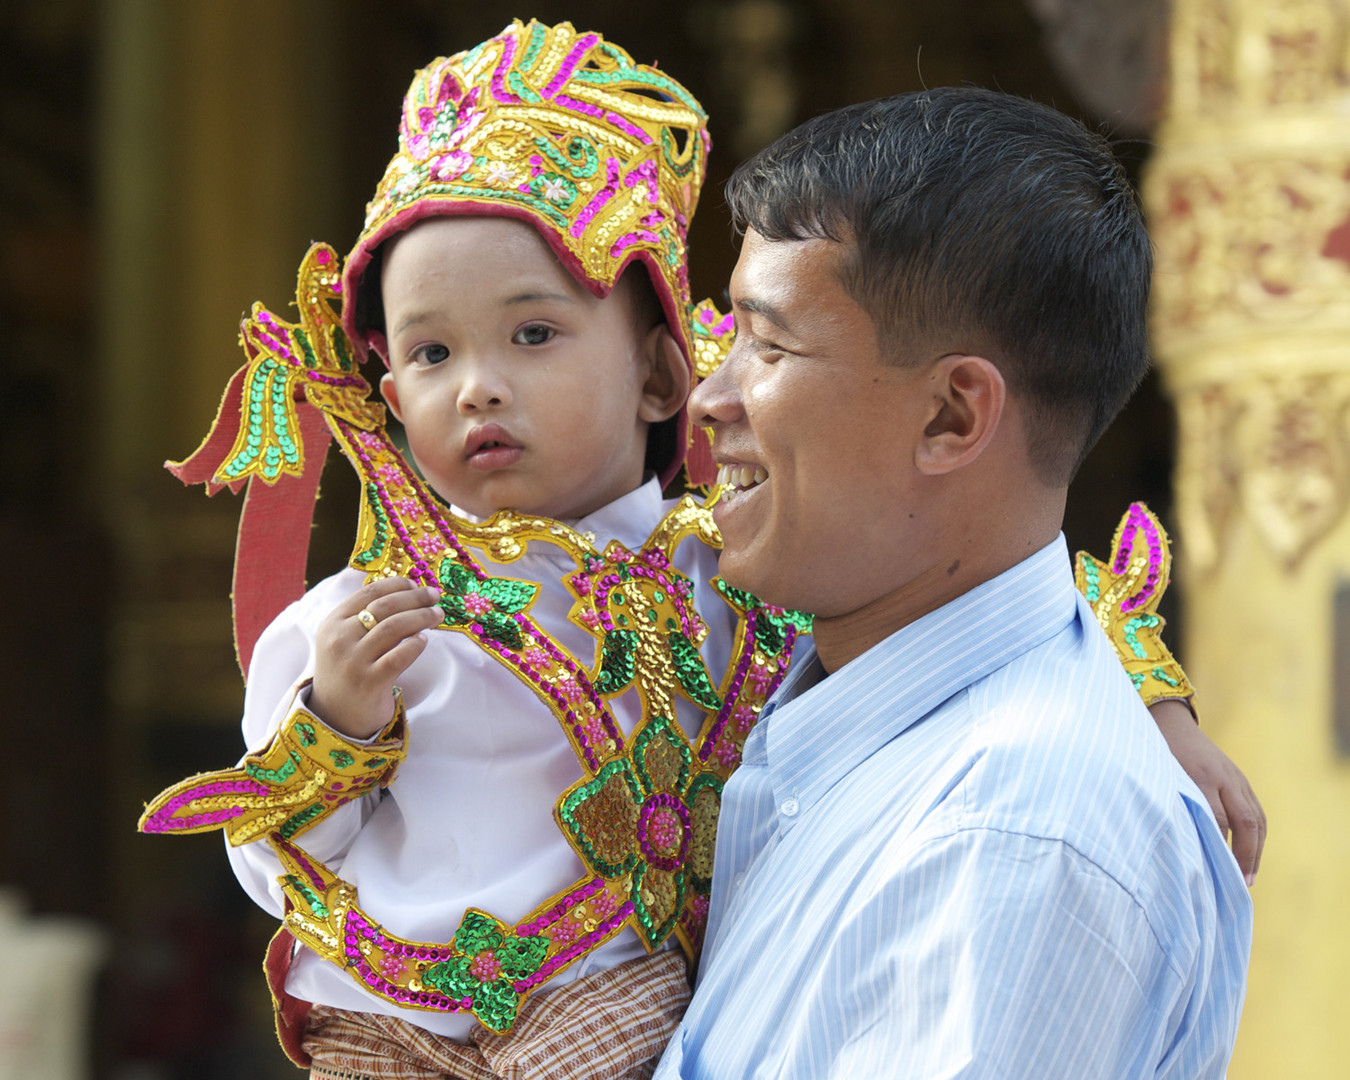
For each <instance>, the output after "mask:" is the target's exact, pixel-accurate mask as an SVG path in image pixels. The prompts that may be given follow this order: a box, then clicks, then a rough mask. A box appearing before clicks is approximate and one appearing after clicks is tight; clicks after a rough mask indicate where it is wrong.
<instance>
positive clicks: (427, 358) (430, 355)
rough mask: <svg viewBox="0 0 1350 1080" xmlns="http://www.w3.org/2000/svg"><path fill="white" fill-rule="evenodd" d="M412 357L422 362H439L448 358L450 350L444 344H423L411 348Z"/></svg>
mask: <svg viewBox="0 0 1350 1080" xmlns="http://www.w3.org/2000/svg"><path fill="white" fill-rule="evenodd" d="M412 358H413V359H414V360H418V361H420V362H422V363H423V364H439V363H441V362H442V361H445V360H449V359H450V350H449V349H448V348H447V347H446V346H444V345H423V346H421V347H420V348H417V349H414V350H413V354H412Z"/></svg>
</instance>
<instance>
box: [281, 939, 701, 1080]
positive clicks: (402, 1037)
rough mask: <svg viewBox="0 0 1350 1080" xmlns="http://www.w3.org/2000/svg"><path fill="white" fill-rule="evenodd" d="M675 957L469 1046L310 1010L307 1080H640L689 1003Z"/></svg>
mask: <svg viewBox="0 0 1350 1080" xmlns="http://www.w3.org/2000/svg"><path fill="white" fill-rule="evenodd" d="M689 995H690V991H689V979H688V969H687V965H686V963H685V959H684V955H683V954H682V953H681V952H680V951H679V950H678V949H670V950H665V951H663V952H659V953H655V954H654V955H652V956H641V957H638V958H637V959H636V960H630V961H628V963H626V964H620V965H619V966H618V967H615V968H611V969H609V970H608V971H602V972H598V973H597V974H594V975H588V976H586V977H584V978H581V979H577V980H575V981H574V982H571V983H568V984H566V985H565V986H561V987H559V988H558V989H556V990H552V991H550V992H549V993H547V994H544V995H543V996H541V997H534V998H530V999H528V1000H527V1001H526V1002H525V1003H524V1004H523V1005H522V1006H521V1010H520V1014H519V1016H518V1017H517V1018H516V1022H515V1025H514V1026H513V1027H512V1029H511V1030H510V1031H509V1032H505V1033H502V1034H498V1033H496V1032H493V1031H489V1030H488V1029H487V1028H484V1027H482V1026H481V1025H480V1026H477V1027H475V1028H474V1029H473V1031H472V1032H471V1033H470V1040H471V1041H470V1042H468V1043H467V1044H466V1043H460V1042H456V1041H454V1040H453V1039H448V1038H446V1037H445V1036H443V1035H436V1034H434V1033H432V1032H430V1031H427V1030H426V1029H425V1028H420V1027H418V1026H417V1025H416V1024H412V1023H409V1022H408V1021H407V1020H402V1019H399V1018H398V1017H393V1016H381V1015H379V1014H376V1013H358V1012H348V1011H346V1010H344V1009H330V1008H327V1007H326V1006H322V1005H316V1006H314V1008H313V1009H311V1010H310V1013H309V1020H308V1026H307V1028H306V1032H305V1037H304V1043H303V1045H304V1049H305V1052H306V1053H307V1054H309V1056H310V1058H311V1063H310V1074H309V1075H310V1077H311V1080H502V1078H505V1080H527V1078H531V1077H548V1078H549V1080H646V1078H647V1077H650V1076H651V1074H652V1072H653V1071H654V1070H655V1068H656V1062H657V1060H658V1059H659V1058H660V1056H661V1052H662V1051H663V1050H664V1049H665V1046H666V1043H667V1042H668V1041H669V1040H670V1037H671V1036H672V1035H673V1034H674V1033H675V1028H676V1026H677V1025H678V1024H679V1022H680V1017H681V1016H683V1015H684V1010H685V1007H686V1006H687V1005H688V1004H689Z"/></svg>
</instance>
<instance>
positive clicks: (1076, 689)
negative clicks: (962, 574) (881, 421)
mask: <svg viewBox="0 0 1350 1080" xmlns="http://www.w3.org/2000/svg"><path fill="white" fill-rule="evenodd" d="M1067 555H1068V553H1067V550H1066V548H1065V545H1064V540H1063V538H1062V537H1061V538H1060V539H1059V540H1057V541H1056V542H1054V543H1052V544H1050V545H1049V546H1047V547H1046V548H1044V549H1042V550H1041V551H1039V552H1037V553H1036V554H1035V555H1033V556H1032V557H1031V558H1029V559H1027V560H1025V561H1024V562H1022V563H1019V564H1018V565H1017V566H1014V567H1013V568H1012V569H1010V570H1008V571H1007V572H1006V573H1004V574H1002V575H1000V576H999V577H997V578H995V579H993V580H992V581H988V582H986V583H984V584H983V585H981V586H979V587H978V588H976V589H973V590H971V591H970V592H968V593H966V594H965V595H963V596H961V597H959V598H958V599H956V600H955V601H953V602H951V603H949V604H947V605H946V606H944V607H942V608H940V609H939V610H937V611H934V612H932V613H931V614H929V615H927V616H925V617H924V618H922V619H920V620H918V621H916V622H914V623H912V624H911V625H909V626H906V627H904V628H903V629H901V630H899V631H897V632H896V633H895V634H893V635H892V636H891V637H889V638H887V639H886V640H885V641H884V642H882V643H881V644H879V645H877V646H876V647H875V648H873V649H871V650H869V651H868V652H867V653H865V654H864V655H862V656H860V657H858V658H857V659H855V660H854V661H853V662H852V663H850V664H848V665H846V666H845V667H843V668H841V669H840V670H839V671H837V672H835V673H834V674H832V675H830V676H829V677H828V678H824V677H822V672H821V668H820V665H819V662H818V661H817V660H816V658H815V656H814V655H813V654H812V653H811V652H810V651H809V650H808V651H806V652H805V654H804V655H802V656H800V657H799V658H798V661H797V666H796V669H795V671H794V673H793V674H792V675H790V676H789V679H788V681H787V683H786V684H785V685H784V686H783V688H782V689H781V690H780V693H779V695H778V696H777V697H776V699H775V701H774V702H773V703H772V704H771V705H770V706H768V707H766V709H765V716H764V718H763V719H762V720H761V722H760V723H759V725H758V726H757V727H756V729H755V730H754V731H753V732H752V733H751V735H750V737H749V738H748V739H747V741H746V744H745V750H744V754H743V758H742V765H741V767H740V769H739V771H738V772H737V773H736V774H735V775H734V776H733V777H732V779H731V780H730V782H729V783H728V784H727V786H726V789H725V791H724V793H723V801H722V817H721V824H720V826H719V830H718V847H717V861H716V866H715V869H714V878H713V896H712V910H711V915H710V921H709V924H708V937H707V940H708V946H707V948H706V951H705V953H704V957H703V965H702V969H701V972H700V976H699V981H698V987H697V990H696V992H695V994H694V999H693V1002H692V1004H691V1006H690V1008H689V1012H688V1013H687V1015H686V1016H685V1018H684V1021H683V1023H682V1024H681V1025H680V1028H679V1030H678V1031H677V1032H676V1034H675V1037H674V1039H673V1040H672V1042H671V1044H670V1047H669V1048H668V1049H667V1051H666V1054H665V1057H664V1058H663V1059H662V1061H661V1064H660V1067H659V1068H658V1070H657V1073H656V1075H657V1077H658V1078H665V1080H670V1078H672V1077H676V1076H680V1077H700V1078H702V1077H729V1078H730V1077H734V1078H740V1077H802V1078H820V1077H835V1076H837V1077H841V1078H843V1077H848V1078H850V1080H852V1078H856V1077H874V1076H899V1077H932V1078H937V1077H942V1078H951V1077H1037V1078H1044V1077H1066V1078H1068V1077H1072V1078H1074V1080H1084V1078H1089V1077H1112V1078H1114V1077H1170V1078H1176V1080H1181V1078H1186V1080H1194V1078H1199V1077H1219V1076H1222V1075H1223V1074H1224V1070H1225V1067H1226V1064H1227V1061H1228V1057H1229V1054H1230V1052H1231V1050H1232V1045H1233V1039H1234V1036H1235V1034H1236V1030H1237V1022H1238V1016H1239V1014H1240V1012H1241V1008H1242V997H1243V990H1244V983H1245V975H1246V967H1247V957H1248V952H1249V949H1250V942H1251V918H1252V910H1251V900H1250V897H1249V895H1248V893H1247V890H1246V888H1245V886H1244V884H1243V880H1242V875H1241V873H1240V872H1239V870H1238V868H1237V864H1236V863H1235V862H1234V860H1233V857H1232V855H1231V854H1230V852H1229V851H1228V848H1227V846H1226V845H1225V844H1224V840H1223V836H1222V835H1221V834H1220V832H1219V830H1218V827H1217V826H1216V825H1215V823H1214V819H1213V817H1212V815H1211V814H1210V811H1209V808H1208V806H1207V804H1206V802H1205V799H1204V797H1203V796H1202V795H1201V794H1200V792H1199V791H1198V790H1197V789H1196V788H1195V787H1194V786H1193V785H1192V783H1191V782H1190V780H1189V779H1188V778H1187V777H1186V776H1185V774H1184V773H1183V772H1182V771H1181V769H1180V768H1179V767H1178V766H1177V764H1176V762H1175V761H1174V760H1173V759H1172V757H1171V755H1170V754H1169V753H1168V750H1167V746H1166V744H1165V743H1164V742H1163V740H1162V737H1161V736H1160V735H1159V733H1158V731H1157V728H1156V727H1155V726H1154V724H1153V723H1152V721H1151V719H1150V717H1149V715H1148V713H1147V711H1146V710H1145V709H1144V707H1143V705H1142V704H1141V703H1140V701H1139V698H1138V696H1137V695H1136V694H1135V692H1134V689H1133V687H1132V686H1131V684H1130V681H1129V679H1128V677H1127V676H1126V675H1125V674H1124V672H1123V670H1122V668H1121V666H1120V664H1119V662H1118V661H1117V660H1116V658H1115V656H1114V654H1113V653H1112V650H1111V647H1110V644H1109V643H1108V642H1107V640H1106V637H1105V635H1104V634H1102V632H1101V631H1100V629H1099V628H1098V627H1097V624H1096V622H1095V621H1094V619H1093V617H1092V613H1091V612H1090V611H1089V609H1088V608H1087V606H1086V604H1085V603H1084V602H1083V601H1082V600H1081V598H1080V597H1079V596H1078V593H1077V592H1076V590H1075V589H1074V587H1073V579H1072V575H1071V573H1070V569H1069V561H1068V557H1067Z"/></svg>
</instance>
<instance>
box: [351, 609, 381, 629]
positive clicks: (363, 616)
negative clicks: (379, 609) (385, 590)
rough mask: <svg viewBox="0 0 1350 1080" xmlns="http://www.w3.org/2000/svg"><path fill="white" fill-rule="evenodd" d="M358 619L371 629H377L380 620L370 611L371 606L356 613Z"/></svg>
mask: <svg viewBox="0 0 1350 1080" xmlns="http://www.w3.org/2000/svg"><path fill="white" fill-rule="evenodd" d="M356 621H357V622H359V623H360V624H361V625H362V626H364V627H365V628H366V630H367V631H370V630H374V629H375V624H376V623H377V622H379V621H380V620H379V619H377V618H375V616H374V615H372V614H371V613H370V609H369V608H362V609H361V610H360V611H358V612H357V613H356Z"/></svg>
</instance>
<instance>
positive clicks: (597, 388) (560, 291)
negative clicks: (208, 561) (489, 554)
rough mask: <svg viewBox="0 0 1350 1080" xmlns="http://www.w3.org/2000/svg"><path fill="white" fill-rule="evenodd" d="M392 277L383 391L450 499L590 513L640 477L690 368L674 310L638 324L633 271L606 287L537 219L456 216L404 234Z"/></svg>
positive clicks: (485, 510) (481, 512)
mask: <svg viewBox="0 0 1350 1080" xmlns="http://www.w3.org/2000/svg"><path fill="white" fill-rule="evenodd" d="M381 290H382V294H383V301H384V315H385V327H386V332H387V335H388V338H387V341H388V350H389V368H390V370H389V374H387V375H385V376H384V378H383V379H382V380H381V383H380V388H381V390H382V391H383V393H384V397H385V400H386V401H387V402H388V403H389V407H390V409H391V410H392V411H393V413H394V415H395V416H397V417H398V418H399V420H401V421H402V422H403V425H404V427H405V429H406V430H407V433H408V443H409V446H410V447H411V449H412V453H413V457H414V459H415V460H416V461H417V465H418V467H419V468H420V469H421V471H422V474H423V476H425V477H426V479H427V481H428V483H430V484H431V486H432V488H434V489H435V491H436V492H437V494H439V495H440V496H441V498H443V499H445V500H447V501H449V502H452V503H454V504H455V505H456V506H458V507H460V508H462V509H464V510H467V511H469V512H470V513H472V514H475V515H478V516H480V517H481V516H487V515H488V514H491V513H492V512H493V511H495V510H499V509H502V508H503V507H512V508H514V509H516V510H520V511H522V512H525V513H532V514H541V515H544V516H547V517H554V518H578V517H582V516H584V515H586V514H589V513H590V512H591V511H593V510H596V509H598V508H600V507H601V506H603V505H605V504H606V503H608V502H610V501H612V500H614V499H616V498H618V497H619V496H620V495H623V494H625V493H627V492H629V491H631V490H633V489H634V488H635V487H637V486H638V485H639V484H640V483H641V482H642V476H643V457H644V454H645V450H646V442H647V426H648V424H650V423H654V422H656V421H658V420H663V419H665V418H667V417H669V416H672V415H674V414H675V412H677V411H678V410H679V408H680V407H681V406H682V405H683V404H684V398H685V396H686V395H687V393H688V377H687V375H685V374H684V372H685V370H686V368H685V363H684V359H683V357H681V356H680V353H679V350H678V347H677V346H676V345H675V342H674V339H673V338H672V337H671V336H670V331H669V330H668V329H667V328H666V325H665V323H664V322H661V323H659V324H658V325H657V326H654V327H650V328H648V327H642V326H639V325H638V324H637V320H636V317H635V311H634V304H633V298H632V296H631V295H630V294H631V292H632V283H631V281H625V282H620V284H619V285H618V286H617V287H616V288H615V289H614V290H613V291H612V292H611V293H610V294H609V296H608V297H606V298H605V299H604V300H599V299H597V298H596V297H595V296H593V295H592V294H591V293H589V292H587V291H586V290H585V289H584V288H582V286H581V285H580V284H578V283H577V281H576V280H575V279H574V278H573V277H572V275H571V274H570V273H568V272H567V270H566V269H564V268H563V266H562V264H561V263H559V262H558V260H557V259H556V258H555V257H554V255H553V252H552V251H551V250H550V248H549V246H548V244H547V243H545V241H544V240H543V238H542V237H541V236H540V235H539V234H538V233H537V232H536V231H535V230H534V229H533V228H532V227H531V226H529V225H527V224H525V223H523V222H520V221H515V220H513V219H510V218H490V217H442V218H432V219H429V220H426V221H423V222H421V223H419V224H418V225H416V226H414V227H413V228H412V229H410V230H409V231H408V232H406V233H403V234H402V235H401V236H399V237H397V238H396V239H395V240H394V241H393V242H392V243H391V246H390V248H389V249H388V250H387V251H386V254H385V258H384V267H383V273H382V276H381ZM677 369H678V370H677Z"/></svg>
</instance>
